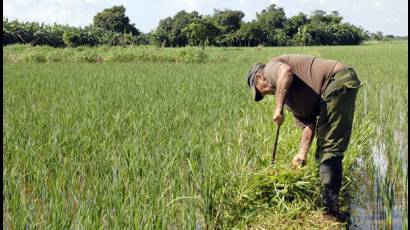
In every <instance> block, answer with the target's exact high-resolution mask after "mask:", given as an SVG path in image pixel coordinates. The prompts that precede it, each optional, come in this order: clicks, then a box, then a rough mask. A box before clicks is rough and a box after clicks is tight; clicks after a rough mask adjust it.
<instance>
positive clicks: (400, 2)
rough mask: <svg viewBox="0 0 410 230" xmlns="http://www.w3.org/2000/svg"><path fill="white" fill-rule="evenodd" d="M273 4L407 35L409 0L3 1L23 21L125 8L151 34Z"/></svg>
mask: <svg viewBox="0 0 410 230" xmlns="http://www.w3.org/2000/svg"><path fill="white" fill-rule="evenodd" d="M272 3H274V4H276V5H277V6H279V7H283V9H284V11H285V14H286V16H287V17H291V16H293V15H296V14H298V13H299V12H303V13H305V14H308V15H309V14H310V13H311V12H312V11H313V10H316V9H321V10H324V11H326V12H328V13H330V12H331V11H333V10H336V11H338V12H339V14H340V15H341V16H343V21H344V22H349V23H351V24H353V25H356V26H361V27H362V28H363V29H365V30H367V31H369V32H377V31H381V32H383V33H384V34H386V35H387V34H393V35H395V36H407V35H408V29H407V26H408V10H407V7H408V2H407V0H117V1H113V0H4V1H3V16H4V17H7V18H9V19H17V20H19V21H30V22H33V21H35V22H44V23H45V24H52V23H58V24H68V25H71V26H86V25H89V24H91V23H92V20H93V17H94V15H96V14H97V13H98V12H101V11H102V10H103V9H105V8H110V7H112V6H114V5H123V6H124V7H125V8H126V12H125V14H126V16H128V17H129V18H130V21H131V23H134V24H135V26H136V27H137V28H138V29H139V30H141V31H142V32H144V33H147V32H150V31H151V30H154V29H155V27H157V25H158V23H159V21H160V20H161V19H163V18H166V17H168V16H171V17H172V16H174V15H175V14H176V13H177V12H178V11H180V10H186V11H189V12H190V11H193V10H196V11H197V12H198V13H199V14H202V15H211V14H213V12H214V9H225V8H227V9H231V10H241V11H242V12H243V13H244V14H245V17H244V21H250V20H252V19H254V18H255V17H256V13H257V12H261V11H262V10H263V9H265V8H267V7H268V6H269V5H270V4H272Z"/></svg>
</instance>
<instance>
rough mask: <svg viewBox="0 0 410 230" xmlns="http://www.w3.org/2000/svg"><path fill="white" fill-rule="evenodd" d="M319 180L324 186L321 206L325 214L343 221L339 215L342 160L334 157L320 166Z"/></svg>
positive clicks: (342, 216) (342, 217)
mask: <svg viewBox="0 0 410 230" xmlns="http://www.w3.org/2000/svg"><path fill="white" fill-rule="evenodd" d="M319 169H320V170H319V174H320V179H321V180H322V185H323V186H324V193H323V205H324V208H325V211H326V212H327V214H329V215H331V216H334V217H336V218H337V219H338V220H340V221H345V219H346V218H344V215H342V214H341V213H340V210H339V209H340V207H339V192H340V188H341V185H342V173H343V172H342V170H343V167H342V158H341V157H334V158H331V159H329V160H326V161H325V162H323V163H321V164H320V168H319Z"/></svg>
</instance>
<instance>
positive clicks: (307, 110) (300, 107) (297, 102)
mask: <svg viewBox="0 0 410 230" xmlns="http://www.w3.org/2000/svg"><path fill="white" fill-rule="evenodd" d="M337 63H338V62H337V61H336V60H326V59H322V58H319V57H314V56H308V55H301V54H289V55H282V56H277V57H274V58H272V59H271V60H270V61H269V62H268V63H267V64H266V66H265V68H264V75H265V76H267V79H268V82H269V83H270V84H271V85H272V86H273V88H274V89H276V80H277V78H278V76H277V73H278V70H279V67H280V65H282V64H287V65H288V66H290V68H291V70H292V73H293V81H292V84H291V86H290V88H289V89H288V92H287V95H286V99H285V107H286V108H287V109H289V110H290V111H291V112H292V113H293V115H294V117H295V119H296V123H297V125H299V126H300V127H304V126H307V125H310V124H315V123H316V117H317V116H318V115H319V102H320V94H321V89H322V86H323V84H324V82H325V81H326V79H327V78H329V77H330V76H331V75H332V74H333V72H334V68H335V65H336V64H337Z"/></svg>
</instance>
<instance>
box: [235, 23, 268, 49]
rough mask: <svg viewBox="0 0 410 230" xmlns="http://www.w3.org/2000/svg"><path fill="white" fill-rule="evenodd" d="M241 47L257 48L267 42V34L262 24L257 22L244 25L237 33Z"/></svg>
mask: <svg viewBox="0 0 410 230" xmlns="http://www.w3.org/2000/svg"><path fill="white" fill-rule="evenodd" d="M236 35H237V37H238V40H239V45H246V46H257V45H260V44H262V43H264V42H265V41H266V33H265V31H264V30H263V29H262V28H261V26H260V24H259V23H257V22H256V21H255V20H254V21H252V22H246V23H243V24H242V26H241V28H240V29H239V30H238V31H236Z"/></svg>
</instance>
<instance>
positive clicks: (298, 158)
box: [292, 154, 306, 169]
mask: <svg viewBox="0 0 410 230" xmlns="http://www.w3.org/2000/svg"><path fill="white" fill-rule="evenodd" d="M305 165H306V155H303V154H297V155H295V156H294V157H293V159H292V166H293V167H294V168H297V169H300V168H302V167H303V166H305Z"/></svg>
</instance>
